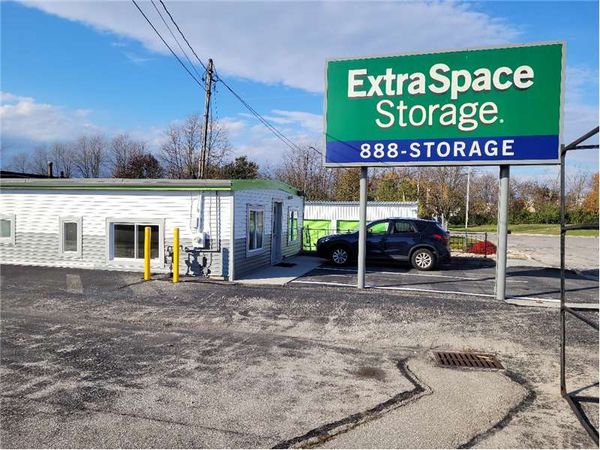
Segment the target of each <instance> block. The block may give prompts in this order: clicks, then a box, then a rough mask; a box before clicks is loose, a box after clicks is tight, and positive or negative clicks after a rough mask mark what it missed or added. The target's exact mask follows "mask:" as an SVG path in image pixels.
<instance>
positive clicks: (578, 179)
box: [567, 169, 592, 208]
mask: <svg viewBox="0 0 600 450" xmlns="http://www.w3.org/2000/svg"><path fill="white" fill-rule="evenodd" d="M591 183H592V174H591V173H590V171H588V170H583V169H580V170H577V171H575V172H573V173H571V174H569V176H568V177H567V189H568V192H567V204H568V207H569V208H578V207H580V206H581V205H582V204H583V200H584V198H585V195H586V193H587V191H588V190H589V189H590V187H591Z"/></svg>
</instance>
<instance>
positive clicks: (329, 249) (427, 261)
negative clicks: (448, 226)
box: [317, 218, 450, 270]
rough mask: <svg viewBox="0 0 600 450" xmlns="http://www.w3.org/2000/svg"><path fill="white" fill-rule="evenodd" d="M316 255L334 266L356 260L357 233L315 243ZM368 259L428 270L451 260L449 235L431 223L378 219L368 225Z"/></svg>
mask: <svg viewBox="0 0 600 450" xmlns="http://www.w3.org/2000/svg"><path fill="white" fill-rule="evenodd" d="M317 254H318V255H319V256H320V257H322V258H326V259H329V260H331V261H332V262H333V263H334V264H337V265H344V264H347V263H348V262H349V261H351V260H355V259H356V257H357V255H358V231H356V232H354V233H346V234H332V235H330V236H325V237H322V238H321V239H319V240H318V241H317ZM367 258H368V259H372V260H380V261H381V260H383V261H386V260H387V261H410V263H411V264H412V265H413V267H415V268H416V269H418V270H431V269H433V268H435V267H436V266H437V264H439V263H441V262H447V261H449V260H450V243H449V233H448V232H447V231H446V230H444V229H443V228H442V227H440V226H439V225H438V223H437V222H435V221H433V220H423V219H402V218H390V219H385V220H377V221H375V222H371V223H369V224H368V225H367Z"/></svg>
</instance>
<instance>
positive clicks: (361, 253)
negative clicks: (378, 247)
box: [356, 166, 368, 289]
mask: <svg viewBox="0 0 600 450" xmlns="http://www.w3.org/2000/svg"><path fill="white" fill-rule="evenodd" d="M367 176H368V173H367V168H366V167H365V166H363V167H361V168H360V188H359V191H360V207H359V227H358V276H357V278H358V280H357V285H356V287H358V288H359V289H364V288H365V273H366V259H367V194H368V190H367V186H368V184H367Z"/></svg>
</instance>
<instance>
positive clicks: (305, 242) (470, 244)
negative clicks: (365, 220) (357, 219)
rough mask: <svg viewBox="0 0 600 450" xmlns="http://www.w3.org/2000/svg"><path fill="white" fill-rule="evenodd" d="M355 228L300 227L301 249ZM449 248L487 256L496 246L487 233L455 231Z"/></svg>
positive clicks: (451, 236)
mask: <svg viewBox="0 0 600 450" xmlns="http://www.w3.org/2000/svg"><path fill="white" fill-rule="evenodd" d="M354 231H356V230H335V229H332V228H310V227H303V228H302V250H303V251H304V252H314V251H316V250H317V241H318V240H319V239H320V238H322V237H323V236H328V235H330V234H336V233H338V234H339V233H352V232H354ZM450 249H451V250H453V251H455V252H464V253H476V254H479V255H483V256H484V257H487V256H488V255H493V254H495V253H496V246H495V245H494V244H493V243H491V242H489V241H488V234H487V233H472V232H464V231H455V232H452V233H450Z"/></svg>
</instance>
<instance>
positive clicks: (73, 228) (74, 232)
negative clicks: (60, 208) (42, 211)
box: [58, 217, 82, 257]
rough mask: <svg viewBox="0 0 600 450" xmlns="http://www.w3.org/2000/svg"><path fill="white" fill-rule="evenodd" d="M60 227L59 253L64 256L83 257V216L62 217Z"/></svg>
mask: <svg viewBox="0 0 600 450" xmlns="http://www.w3.org/2000/svg"><path fill="white" fill-rule="evenodd" d="M58 229H59V240H58V251H59V253H61V254H62V255H63V256H75V257H81V240H82V239H81V237H82V236H81V217H61V218H60V219H59V222H58Z"/></svg>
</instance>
